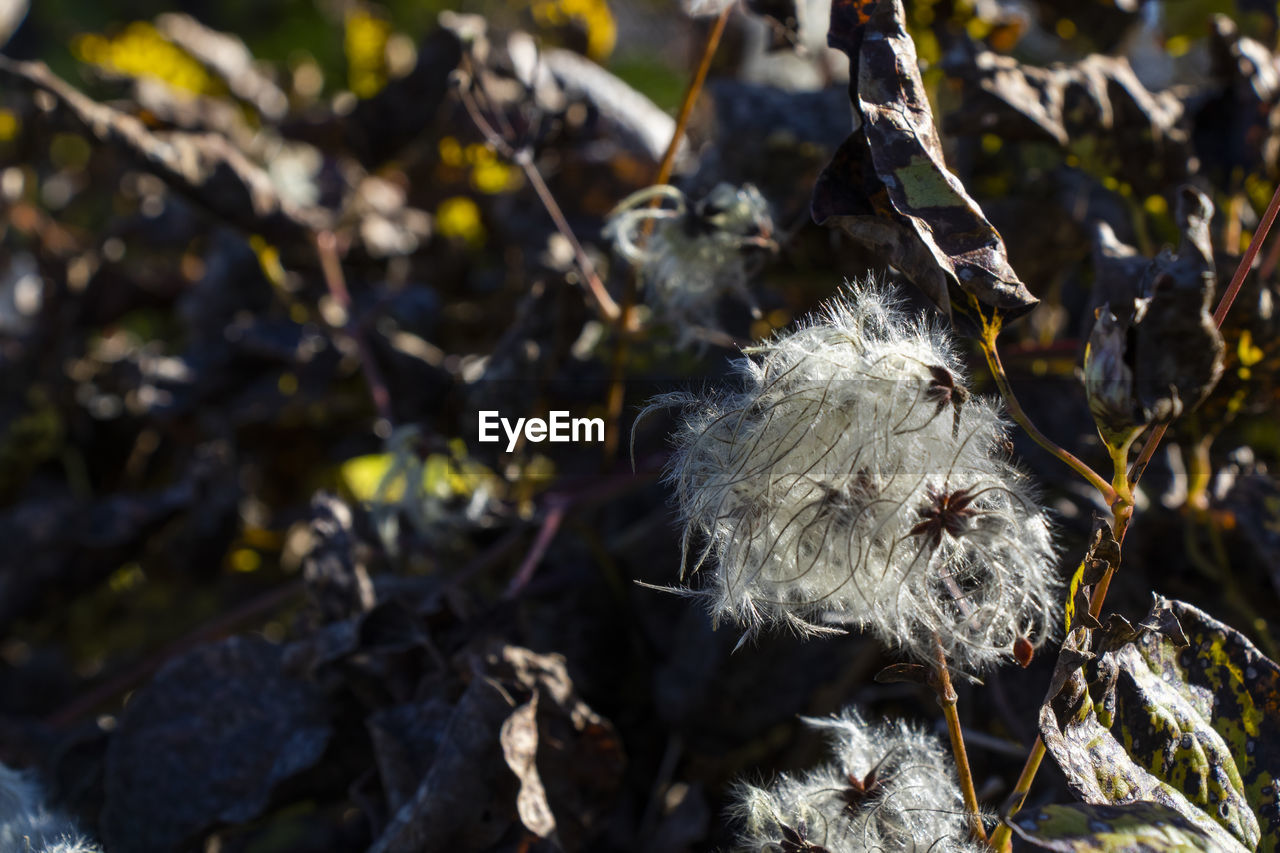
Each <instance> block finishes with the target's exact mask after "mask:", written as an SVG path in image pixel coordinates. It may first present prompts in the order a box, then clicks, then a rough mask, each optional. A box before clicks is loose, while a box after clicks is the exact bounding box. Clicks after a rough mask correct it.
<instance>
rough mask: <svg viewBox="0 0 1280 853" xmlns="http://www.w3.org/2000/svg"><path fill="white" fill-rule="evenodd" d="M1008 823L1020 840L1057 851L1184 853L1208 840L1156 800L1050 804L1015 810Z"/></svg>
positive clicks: (1204, 845)
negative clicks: (1121, 802)
mask: <svg viewBox="0 0 1280 853" xmlns="http://www.w3.org/2000/svg"><path fill="white" fill-rule="evenodd" d="M1009 825H1010V826H1012V827H1013V831H1014V833H1015V834H1017V836H1018V837H1019V838H1021V839H1022V840H1023V841H1027V842H1030V843H1031V844H1032V845H1033V846H1035V847H1038V848H1040V849H1043V850H1057V851H1061V852H1062V853H1120V851H1125V853H1175V851H1176V853H1189V851H1195V850H1206V849H1209V848H1210V847H1211V846H1212V843H1213V840H1212V839H1211V838H1210V837H1209V835H1208V834H1207V833H1205V832H1204V831H1203V830H1201V829H1199V828H1197V827H1196V825H1195V824H1193V823H1192V822H1191V821H1189V820H1187V819H1186V818H1184V817H1183V816H1182V815H1180V814H1178V813H1177V812H1176V811H1174V810H1173V809H1171V808H1169V807H1168V806H1163V805H1160V804H1159V803H1129V804H1128V805H1123V806H1099V805H1089V804H1087V803H1071V804H1069V805H1061V804H1054V805H1051V806H1045V807H1044V808H1042V809H1027V810H1025V811H1022V812H1019V813H1018V814H1017V815H1015V816H1014V817H1013V818H1012V819H1011V820H1010V821H1009Z"/></svg>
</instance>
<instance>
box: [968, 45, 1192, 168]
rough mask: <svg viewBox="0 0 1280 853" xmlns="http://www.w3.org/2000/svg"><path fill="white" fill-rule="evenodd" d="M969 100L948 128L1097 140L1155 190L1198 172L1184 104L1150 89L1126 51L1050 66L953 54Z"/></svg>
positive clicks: (1013, 137)
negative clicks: (1143, 81)
mask: <svg viewBox="0 0 1280 853" xmlns="http://www.w3.org/2000/svg"><path fill="white" fill-rule="evenodd" d="M947 71H948V72H949V73H950V74H952V75H954V76H956V77H957V78H959V80H960V81H961V85H962V87H963V88H962V93H963V100H962V102H961V105H960V107H959V108H958V109H956V110H954V111H953V112H951V113H949V114H948V115H947V116H946V118H945V119H944V121H943V127H944V129H945V130H946V132H947V133H949V134H956V135H969V134H974V135H976V134H984V133H985V134H995V135H997V136H999V137H1000V138H1001V139H1003V140H1005V141H1010V142H1011V141H1039V142H1052V143H1054V144H1056V145H1058V146H1061V147H1063V148H1066V147H1067V146H1068V145H1069V144H1074V143H1078V142H1081V141H1083V140H1086V139H1088V140H1097V141H1099V142H1101V143H1102V144H1103V146H1105V153H1108V154H1111V155H1113V156H1115V157H1117V158H1118V160H1119V163H1120V168H1119V169H1118V171H1120V172H1121V173H1122V174H1123V175H1124V177H1125V180H1127V181H1129V182H1130V183H1132V184H1134V185H1135V186H1140V187H1142V188H1144V190H1145V191H1150V192H1157V191H1160V190H1162V189H1164V187H1165V186H1167V185H1168V184H1169V183H1170V182H1173V181H1180V180H1184V179H1185V178H1186V177H1187V176H1188V175H1190V174H1191V173H1192V167H1191V165H1189V163H1191V162H1193V160H1194V158H1192V156H1191V149H1190V140H1189V134H1188V131H1187V129H1186V127H1185V126H1184V125H1185V121H1184V119H1185V117H1186V111H1185V109H1184V107H1183V104H1182V102H1181V101H1180V100H1179V99H1178V98H1177V97H1176V96H1175V95H1173V94H1172V93H1168V92H1158V93H1152V92H1150V91H1148V90H1147V88H1146V87H1145V86H1144V85H1142V82H1141V81H1140V80H1139V79H1138V77H1137V75H1136V74H1134V72H1133V68H1131V67H1130V65H1129V61H1128V60H1127V59H1125V58H1124V57H1113V56H1103V55H1101V54H1094V55H1092V56H1087V57H1085V58H1084V59H1083V60H1081V61H1080V62H1077V63H1075V64H1071V65H1066V64H1057V65H1052V66H1049V67H1047V68H1037V67H1035V66H1030V65H1023V64H1022V63H1020V62H1018V61H1017V60H1015V59H1013V58H1012V57H1008V56H1000V55H998V54H995V53H991V52H989V51H983V52H980V53H978V54H977V55H975V56H973V57H972V58H971V59H956V58H952V59H951V60H950V61H949V62H948V64H947Z"/></svg>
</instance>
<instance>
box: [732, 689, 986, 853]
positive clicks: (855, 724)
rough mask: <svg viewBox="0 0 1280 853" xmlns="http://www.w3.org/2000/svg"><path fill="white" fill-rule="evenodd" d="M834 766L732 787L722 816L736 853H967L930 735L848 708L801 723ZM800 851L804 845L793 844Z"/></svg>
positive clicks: (959, 807) (960, 810) (963, 826)
mask: <svg viewBox="0 0 1280 853" xmlns="http://www.w3.org/2000/svg"><path fill="white" fill-rule="evenodd" d="M805 722H806V723H808V724H809V725H811V726H815V727H817V728H820V729H823V730H825V731H826V733H827V735H828V739H829V743H830V746H831V751H832V753H833V756H834V761H832V762H830V763H827V764H824V765H822V766H820V767H818V768H815V769H813V770H811V771H808V772H806V773H803V774H799V775H782V776H780V777H779V778H778V780H777V781H776V782H774V784H773V785H770V786H768V787H762V786H755V785H741V786H739V787H738V789H737V791H736V795H735V803H734V805H733V807H732V812H731V814H732V817H733V818H734V822H735V823H736V825H737V826H738V827H739V830H740V833H739V837H738V843H737V845H736V848H735V849H737V850H739V851H744V853H745V851H760V853H765V852H766V851H768V853H774V851H783V850H794V849H797V846H798V845H797V844H796V839H797V837H798V838H799V839H801V840H802V841H803V842H804V843H807V844H809V845H810V848H809V849H810V850H813V851H817V850H825V851H828V853H855V851H857V853H862V851H884V852H885V853H888V851H894V853H897V851H907V853H924V851H931V853H943V851H948V853H971V851H972V853H976V851H979V850H983V849H985V848H983V847H982V846H981V845H978V844H976V843H974V842H972V841H970V840H969V828H968V819H967V817H966V815H965V812H964V802H963V798H962V797H961V794H960V787H959V784H958V782H957V781H956V778H955V772H954V770H953V768H952V766H951V764H950V760H949V758H948V757H947V755H946V753H945V752H944V751H943V749H942V747H941V745H940V744H939V743H938V741H937V739H936V738H934V737H932V736H930V735H927V734H925V733H924V732H923V731H921V730H919V729H918V728H916V727H914V726H911V725H909V724H907V723H905V722H902V721H896V722H894V721H885V722H882V723H878V724H874V725H873V724H868V723H867V722H866V721H865V720H864V719H863V718H862V716H861V715H860V714H858V712H857V711H855V710H852V709H849V710H846V711H845V712H844V713H842V714H841V715H839V716H837V717H833V718H827V719H821V720H818V719H806V720H805ZM799 849H801V850H803V849H805V848H804V847H799Z"/></svg>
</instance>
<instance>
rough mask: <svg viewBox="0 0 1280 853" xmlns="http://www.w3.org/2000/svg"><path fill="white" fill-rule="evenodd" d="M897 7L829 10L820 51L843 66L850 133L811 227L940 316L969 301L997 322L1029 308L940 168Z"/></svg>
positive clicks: (863, 0) (974, 208)
mask: <svg viewBox="0 0 1280 853" xmlns="http://www.w3.org/2000/svg"><path fill="white" fill-rule="evenodd" d="M905 20H906V16H905V12H904V11H903V7H902V3H901V0H836V2H835V3H833V4H832V7H831V29H830V32H829V35H828V41H829V43H830V44H831V46H832V47H834V48H837V49H839V50H841V51H843V52H844V53H845V54H847V55H848V57H849V70H850V79H851V83H850V95H851V97H852V100H853V106H854V111H855V113H856V114H857V115H856V116H855V128H854V132H853V135H852V136H850V137H849V139H848V140H847V141H846V142H845V144H844V145H843V146H841V148H840V150H839V151H838V152H837V153H836V155H835V157H834V158H833V159H832V161H831V163H830V164H829V165H828V166H827V168H826V170H824V172H823V174H822V176H821V177H820V178H819V180H818V184H817V186H816V187H815V188H814V197H813V217H814V219H815V220H816V221H817V222H819V223H825V222H828V221H829V222H831V223H832V224H837V225H840V226H842V227H843V228H844V229H845V230H847V231H848V232H849V234H850V235H852V236H853V238H854V239H855V240H857V241H858V242H859V243H862V244H863V245H864V246H866V247H867V248H868V249H871V250H873V251H875V252H878V253H879V254H880V256H881V257H883V258H884V260H886V261H888V262H889V263H891V264H893V265H894V266H895V267H897V268H898V269H899V270H900V271H901V272H902V273H903V274H904V275H906V276H907V277H908V278H909V279H911V280H912V282H914V283H915V284H916V286H917V287H919V288H921V289H922V290H923V291H924V292H925V293H926V294H927V295H928V296H929V298H930V299H932V300H933V301H934V302H935V303H936V304H937V305H938V307H939V308H941V309H942V310H943V311H946V312H948V313H949V312H950V310H951V309H952V308H953V307H954V308H956V309H957V310H959V311H961V312H965V313H970V312H971V311H972V310H973V309H974V308H975V305H974V304H973V303H974V302H975V301H976V302H977V303H978V304H979V305H981V306H983V307H985V308H986V309H987V310H990V309H995V310H997V311H998V312H999V313H1000V314H1002V315H1003V316H1004V317H1006V318H1013V317H1017V316H1019V315H1021V314H1024V313H1026V312H1027V311H1030V310H1031V309H1032V308H1033V307H1035V305H1036V304H1037V302H1038V300H1037V299H1036V298H1035V297H1034V296H1032V295H1031V293H1030V292H1029V291H1028V290H1027V288H1026V286H1025V285H1023V283H1022V282H1021V281H1020V280H1019V279H1018V276H1017V274H1016V273H1015V272H1014V271H1013V268H1012V267H1010V266H1009V261H1008V257H1007V256H1006V253H1005V247H1004V242H1003V240H1001V238H1000V234H999V233H998V232H997V231H996V230H995V228H993V227H992V225H991V223H990V222H988V221H987V219H986V217H985V216H984V215H983V213H982V210H981V209H980V208H979V207H978V204H977V202H975V201H974V200H973V199H972V198H971V197H970V196H969V194H968V193H967V192H966V191H965V189H964V187H963V185H961V183H960V180H959V179H958V178H957V177H956V176H955V175H953V174H952V173H951V172H950V171H949V170H948V169H947V165H946V161H945V160H944V158H943V153H942V145H941V143H940V142H939V140H938V132H937V129H936V128H935V127H934V123H933V114H932V112H931V111H930V106H929V100H928V98H927V97H926V95H925V90H924V86H923V84H922V82H921V79H920V70H919V67H918V64H917V59H916V49H915V45H914V43H913V42H912V40H911V36H910V35H908V34H907V31H906V25H905Z"/></svg>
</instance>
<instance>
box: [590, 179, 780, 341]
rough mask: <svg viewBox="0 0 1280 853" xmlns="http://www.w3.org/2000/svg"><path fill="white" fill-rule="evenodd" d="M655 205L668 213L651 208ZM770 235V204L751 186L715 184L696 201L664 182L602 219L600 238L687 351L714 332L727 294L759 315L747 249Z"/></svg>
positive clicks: (761, 245)
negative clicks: (604, 221)
mask: <svg viewBox="0 0 1280 853" xmlns="http://www.w3.org/2000/svg"><path fill="white" fill-rule="evenodd" d="M656 199H663V200H666V201H668V202H670V203H671V204H672V205H673V207H670V208H668V207H651V206H650V203H652V202H654V201H655V200H656ZM646 227H648V228H651V230H650V231H649V232H648V234H647V236H642V235H644V229H645V228H646ZM772 231H773V222H772V218H771V217H770V213H769V203H768V202H767V201H766V200H765V198H764V196H763V195H761V194H760V191H759V190H757V189H756V188H755V187H754V186H752V185H751V184H746V185H744V186H742V187H735V186H732V185H730V184H717V185H716V186H715V187H714V188H713V189H712V190H711V192H710V193H708V195H707V196H706V197H705V198H703V199H701V200H699V201H697V202H693V201H691V200H689V199H688V198H687V197H686V196H685V195H684V193H682V192H681V191H680V190H679V189H677V188H676V187H673V186H669V185H665V184H664V185H660V186H655V187H649V188H647V189H644V190H640V191H639V192H636V193H633V194H632V195H631V196H629V197H628V198H626V199H624V200H623V201H622V202H621V203H620V204H619V205H618V206H617V208H615V209H614V211H613V212H612V213H611V214H610V215H609V222H608V224H607V225H606V227H605V236H606V237H607V238H609V239H610V240H612V241H613V245H614V248H615V249H616V250H617V252H618V254H619V255H621V256H622V257H623V258H624V259H625V260H626V261H627V262H628V263H630V264H631V265H632V266H633V267H634V268H635V269H636V274H637V276H638V277H639V280H640V283H641V285H642V288H643V289H642V294H643V297H644V301H645V303H646V304H647V305H648V306H649V308H650V309H651V310H652V311H653V313H654V315H655V316H656V317H657V318H658V320H660V321H661V322H663V323H666V324H668V325H670V326H671V327H672V329H673V330H674V331H675V332H676V337H677V343H678V344H679V345H681V346H690V345H701V344H703V343H705V338H706V337H707V335H708V332H717V331H720V325H721V324H720V322H719V319H718V318H717V315H716V307H717V304H718V302H719V301H720V299H721V297H722V296H725V295H726V294H727V295H731V296H733V297H735V298H736V299H738V300H739V301H740V302H742V303H744V304H746V305H747V306H749V307H750V308H751V310H752V312H753V313H754V314H756V315H758V314H759V310H758V308H757V307H756V301H755V297H754V296H753V295H752V293H751V291H750V290H749V289H748V287H747V280H748V278H749V273H748V261H749V256H748V250H749V249H750V248H752V247H756V248H764V247H769V246H772V245H773V243H772V241H771V240H770V239H769V238H770V235H771V234H772Z"/></svg>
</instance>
